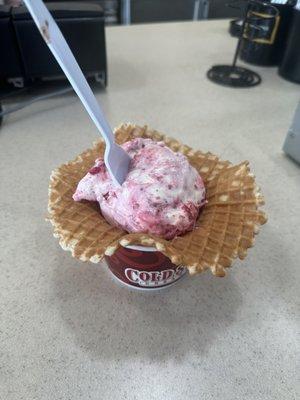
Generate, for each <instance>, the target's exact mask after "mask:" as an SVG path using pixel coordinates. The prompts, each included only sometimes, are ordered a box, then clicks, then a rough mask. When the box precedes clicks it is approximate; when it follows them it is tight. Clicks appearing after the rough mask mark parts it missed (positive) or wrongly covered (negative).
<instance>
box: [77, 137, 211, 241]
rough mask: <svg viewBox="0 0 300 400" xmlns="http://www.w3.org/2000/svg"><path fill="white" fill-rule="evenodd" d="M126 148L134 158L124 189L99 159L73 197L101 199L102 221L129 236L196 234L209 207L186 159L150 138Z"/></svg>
mask: <svg viewBox="0 0 300 400" xmlns="http://www.w3.org/2000/svg"><path fill="white" fill-rule="evenodd" d="M122 147H123V149H124V150H125V151H126V152H127V153H128V154H129V156H130V157H131V162H130V165H129V172H128V175H127V177H126V179H125V181H124V183H123V185H122V186H121V187H120V186H117V185H115V184H114V182H113V181H112V179H111V177H110V175H109V174H108V172H107V169H106V167H105V164H104V162H103V160H102V159H97V160H96V162H95V165H94V166H93V167H92V168H91V169H90V170H89V172H88V173H87V174H86V175H85V176H84V177H83V178H82V180H81V181H80V182H79V184H78V186H77V189H76V192H75V193H74V195H73V199H74V200H75V201H80V200H83V199H85V200H90V201H98V203H99V205H100V209H101V212H102V214H103V216H104V218H105V219H106V220H107V221H108V222H109V223H110V224H111V225H114V226H118V227H120V228H122V229H124V230H126V231H128V232H143V233H149V234H153V235H157V236H160V237H163V238H165V239H172V238H174V237H175V236H178V235H182V234H184V233H185V232H187V231H190V230H192V229H193V228H194V226H195V222H196V219H197V216H198V213H199V210H200V208H201V207H202V206H203V205H204V204H205V188H204V183H203V181H202V178H201V177H200V175H199V174H198V172H197V171H196V169H195V168H193V167H192V166H191V165H190V164H189V162H188V160H187V158H186V157H185V156H184V155H183V154H181V153H175V152H173V151H172V150H171V149H170V148H168V147H167V146H166V145H165V144H164V143H163V142H155V141H153V140H151V139H142V138H137V139H134V140H132V141H130V142H126V143H124V144H123V145H122Z"/></svg>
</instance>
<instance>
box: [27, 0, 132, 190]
mask: <svg viewBox="0 0 300 400" xmlns="http://www.w3.org/2000/svg"><path fill="white" fill-rule="evenodd" d="M24 3H25V4H26V6H27V8H28V10H29V12H30V14H31V16H32V18H33V19H34V22H35V23H36V25H37V27H38V28H39V31H40V33H41V35H42V36H43V38H44V40H45V42H46V43H47V45H48V47H49V49H50V50H51V52H52V54H53V55H54V57H55V58H56V60H57V62H58V63H59V65H60V66H61V68H62V70H63V71H64V73H65V74H66V76H67V78H68V80H69V81H70V83H71V85H72V86H73V89H74V90H75V92H76V93H77V95H78V97H79V98H80V100H81V101H82V103H83V105H84V107H85V108H86V110H87V112H88V113H89V115H90V117H91V118H92V120H93V121H94V123H95V125H96V127H97V128H98V130H99V131H100V133H101V135H102V136H103V138H104V140H105V144H106V148H105V153H104V162H105V165H106V167H107V169H108V171H109V173H110V175H111V177H112V179H113V181H114V182H115V183H116V184H118V185H122V183H123V182H124V180H125V178H126V175H127V173H128V168H129V162H130V160H131V159H130V157H129V155H128V154H127V153H126V152H125V151H124V150H123V149H122V147H120V146H119V145H117V144H116V143H115V141H114V134H113V131H112V129H111V127H110V125H109V123H108V122H107V120H106V118H105V116H104V114H103V112H102V110H101V108H100V106H99V104H98V102H97V100H96V98H95V96H94V94H93V92H92V90H91V88H90V86H89V84H88V83H87V81H86V79H85V77H84V75H83V73H82V71H81V69H80V67H79V65H78V64H77V61H76V60H75V57H74V56H73V54H72V52H71V50H70V48H69V46H68V44H67V42H66V40H65V38H64V36H63V34H62V33H61V31H60V29H59V27H58V26H57V24H56V22H55V21H54V19H53V18H52V16H51V14H50V13H49V11H48V9H47V8H46V6H45V5H44V3H43V2H42V1H41V0H24Z"/></svg>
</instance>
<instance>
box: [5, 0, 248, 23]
mask: <svg viewBox="0 0 300 400" xmlns="http://www.w3.org/2000/svg"><path fill="white" fill-rule="evenodd" d="M49 1H51V0H48V1H47V0H46V1H45V2H46V3H47V2H49ZM75 1H76V0H75ZM81 1H82V0H81ZM83 1H85V2H88V3H95V4H98V5H100V6H101V7H102V8H103V10H104V15H105V23H106V24H107V25H114V24H129V23H130V24H138V23H147V22H166V21H184V20H198V19H204V18H228V17H234V16H240V14H241V13H240V10H239V9H238V8H232V7H228V3H229V1H228V0H83ZM56 2H57V3H58V2H60V3H61V2H64V3H65V2H66V0H57V1H56ZM67 2H70V3H72V2H74V0H71V1H68V0H67ZM20 3H21V0H0V4H6V5H12V6H17V5H19V4H20Z"/></svg>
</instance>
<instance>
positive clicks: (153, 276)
mask: <svg viewBox="0 0 300 400" xmlns="http://www.w3.org/2000/svg"><path fill="white" fill-rule="evenodd" d="M185 272H186V269H185V267H183V266H182V265H179V266H178V267H176V269H165V270H162V271H140V270H138V269H133V268H126V269H125V276H126V278H127V279H128V280H129V281H130V282H132V283H135V284H138V285H140V286H142V287H145V286H147V287H158V286H164V285H167V284H169V283H171V282H174V281H176V280H177V279H179V278H180V277H181V276H182V275H183V274H184V273H185Z"/></svg>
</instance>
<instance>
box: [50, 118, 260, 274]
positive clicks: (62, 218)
mask: <svg viewBox="0 0 300 400" xmlns="http://www.w3.org/2000/svg"><path fill="white" fill-rule="evenodd" d="M115 137H116V141H117V143H119V144H122V143H125V142H127V141H128V140H131V139H134V138H136V137H143V138H151V139H152V140H155V141H164V142H165V144H166V145H167V146H168V147H170V148H171V149H172V150H173V151H175V152H177V151H179V152H181V153H183V154H184V155H185V156H186V157H187V158H188V160H189V162H190V164H191V165H192V166H193V167H195V168H196V169H197V171H198V172H199V174H200V175H201V177H202V179H203V181H204V184H205V187H206V196H207V201H208V202H207V204H206V206H205V207H204V208H203V210H202V212H201V213H200V215H199V217H198V219H197V222H196V226H195V229H194V230H193V231H192V232H189V233H187V234H185V235H183V236H178V237H176V238H174V239H172V240H165V239H163V238H160V237H157V236H153V235H149V234H144V233H131V234H128V233H127V232H125V231H123V230H121V229H119V228H116V227H113V226H111V225H109V224H108V223H107V222H106V220H105V219H104V218H103V217H102V215H101V213H100V209H99V206H98V204H97V203H93V202H87V201H82V202H75V201H74V200H73V199H72V195H73V193H74V192H75V190H76V187H77V184H78V182H79V181H80V179H81V178H82V177H83V176H84V175H85V174H86V173H87V171H88V170H89V169H90V168H91V167H92V166H93V165H94V161H95V159H96V158H100V157H102V156H103V154H104V149H105V144H104V142H102V141H98V142H96V143H95V144H94V146H93V147H92V148H91V149H88V150H86V151H84V152H83V153H81V154H80V155H79V156H77V157H76V158H75V160H73V161H70V162H68V163H66V164H63V165H61V166H60V167H59V168H57V169H55V170H54V171H53V172H52V174H51V177H50V184H49V202H48V220H49V221H50V222H51V224H52V225H53V229H54V236H55V237H57V238H58V239H59V243H60V245H61V247H62V248H63V249H64V250H69V251H71V253H72V255H73V256H74V257H76V258H78V259H80V260H82V261H91V262H94V263H98V262H100V261H101V259H102V258H103V257H104V255H108V256H111V255H112V254H113V253H114V252H115V251H116V250H117V249H118V248H119V247H120V246H127V245H143V246H148V247H156V249H157V250H158V251H160V252H162V253H163V254H165V255H166V256H167V257H169V258H170V259H171V261H172V262H173V263H174V264H177V265H184V266H186V267H187V268H188V270H189V272H190V274H196V273H199V272H202V271H204V270H206V269H210V270H211V272H212V273H213V274H214V275H216V276H224V275H225V270H226V268H228V267H230V266H231V264H232V262H233V260H234V259H235V258H237V257H239V258H240V259H244V258H245V257H246V255H247V250H248V248H250V247H252V246H253V245H254V240H255V234H257V233H258V231H259V228H260V225H262V224H264V223H265V222H266V221H267V218H266V215H265V213H264V212H263V211H262V210H261V209H260V207H261V206H262V205H263V204H264V199H263V196H262V195H261V193H260V190H259V188H258V186H257V185H256V183H255V177H254V175H253V174H252V173H251V172H250V169H249V165H248V164H249V163H248V162H247V161H244V162H242V163H240V164H238V165H232V164H231V163H230V162H229V161H221V160H220V159H219V158H218V157H217V156H215V155H213V154H211V153H203V152H201V151H199V150H198V151H194V150H193V149H191V148H190V147H188V146H185V145H183V144H181V143H180V142H178V141H177V140H175V139H172V138H169V137H166V136H164V135H162V134H160V133H158V132H156V131H154V130H150V129H149V128H148V127H139V126H136V125H131V124H124V125H121V126H120V127H119V128H117V129H116V130H115Z"/></svg>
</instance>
